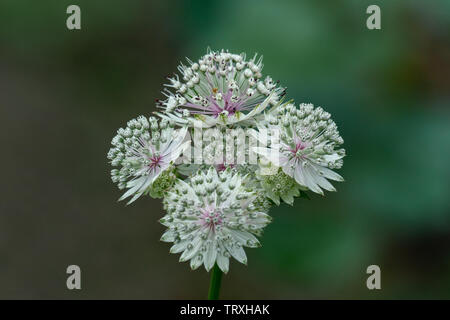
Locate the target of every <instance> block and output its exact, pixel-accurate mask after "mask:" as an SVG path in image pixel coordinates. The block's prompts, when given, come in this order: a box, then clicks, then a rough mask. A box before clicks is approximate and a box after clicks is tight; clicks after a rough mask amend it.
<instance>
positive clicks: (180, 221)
mask: <svg viewBox="0 0 450 320" xmlns="http://www.w3.org/2000/svg"><path fill="white" fill-rule="evenodd" d="M259 193H260V190H250V189H247V188H246V185H245V177H244V176H242V175H241V174H240V173H238V172H236V171H235V170H231V169H227V170H225V171H222V172H217V171H216V169H214V167H210V168H209V169H207V170H203V171H198V172H197V173H196V174H195V175H193V176H192V178H191V179H190V180H188V182H185V181H183V180H178V182H177V183H176V184H175V185H174V187H173V188H172V189H171V190H170V192H168V193H167V195H166V197H165V198H164V206H165V208H166V210H167V212H168V213H167V215H166V216H164V217H163V218H162V219H161V220H160V222H161V223H162V224H163V225H164V226H166V227H167V228H168V230H167V231H166V232H165V233H164V234H163V236H162V237H161V240H162V241H165V242H173V243H174V245H173V246H172V247H171V249H170V252H171V253H181V252H182V254H181V257H180V261H188V260H190V261H191V262H190V264H191V268H192V269H197V268H198V267H200V266H201V265H202V264H203V265H204V266H205V269H206V270H207V271H209V270H210V269H211V268H212V267H213V266H214V264H215V263H217V265H218V266H219V268H220V269H221V270H222V271H223V272H228V269H229V258H230V257H234V258H235V259H236V260H238V261H239V262H241V263H244V264H246V263H247V257H246V254H245V251H244V249H243V247H251V248H255V247H259V246H260V243H259V241H258V239H257V238H256V237H255V235H257V236H259V235H261V233H262V230H263V228H264V227H265V226H266V225H267V224H268V223H269V222H270V220H271V219H270V217H269V216H268V215H267V214H266V212H263V210H264V209H263V207H262V206H261V205H259V202H258V203H257V201H259V199H257V198H258V194H259Z"/></svg>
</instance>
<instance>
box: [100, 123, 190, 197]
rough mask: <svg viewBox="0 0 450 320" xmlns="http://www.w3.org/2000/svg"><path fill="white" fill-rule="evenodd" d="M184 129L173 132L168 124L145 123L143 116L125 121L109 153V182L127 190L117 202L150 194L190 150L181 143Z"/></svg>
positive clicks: (183, 142) (186, 142) (184, 142)
mask: <svg viewBox="0 0 450 320" xmlns="http://www.w3.org/2000/svg"><path fill="white" fill-rule="evenodd" d="M186 132H187V128H181V129H174V127H173V124H171V123H170V122H169V121H167V120H162V121H158V119H156V118H155V117H150V118H149V119H148V120H147V118H145V117H144V116H140V117H138V118H136V119H132V120H130V121H128V123H127V127H126V128H120V129H119V130H118V131H117V135H116V136H115V137H114V138H113V139H112V142H111V144H112V147H111V149H110V150H109V152H108V159H109V160H111V165H112V166H114V167H119V168H118V169H113V170H111V178H112V181H113V182H114V183H117V184H118V186H119V188H120V189H125V188H126V189H128V190H127V191H126V192H125V193H124V194H123V196H122V197H121V198H120V199H119V200H123V199H125V198H128V197H130V196H133V197H132V198H131V200H130V201H129V202H128V204H130V203H132V202H133V201H135V200H136V199H137V198H139V197H140V196H141V195H143V194H144V193H147V192H150V191H151V190H150V188H151V186H152V183H153V182H154V181H155V180H156V179H157V178H158V177H159V176H160V175H161V173H163V172H164V171H166V170H168V169H169V168H171V166H172V164H173V163H174V162H175V160H177V159H178V157H179V156H180V154H181V153H182V152H183V151H184V150H185V149H186V148H187V147H188V146H189V141H184V138H185V136H186Z"/></svg>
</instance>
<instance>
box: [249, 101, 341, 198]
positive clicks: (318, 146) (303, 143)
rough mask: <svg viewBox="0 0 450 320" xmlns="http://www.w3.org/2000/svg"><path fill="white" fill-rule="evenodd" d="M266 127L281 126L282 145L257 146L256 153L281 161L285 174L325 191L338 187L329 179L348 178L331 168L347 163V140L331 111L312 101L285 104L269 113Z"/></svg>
mask: <svg viewBox="0 0 450 320" xmlns="http://www.w3.org/2000/svg"><path fill="white" fill-rule="evenodd" d="M266 126H267V127H274V128H279V130H280V144H279V145H277V148H276V150H274V148H270V147H269V148H265V147H257V148H255V152H256V153H258V154H260V155H261V156H263V157H267V158H268V160H269V161H271V162H274V163H278V164H279V166H281V167H282V169H283V171H284V173H285V174H286V175H288V176H290V177H292V178H293V179H295V181H296V182H297V183H298V184H299V185H300V186H302V187H306V188H308V189H309V190H311V191H314V192H316V193H320V194H323V191H322V188H323V189H325V190H328V191H335V190H336V189H335V188H334V187H333V186H332V185H331V183H330V182H329V181H328V180H327V179H330V180H335V181H343V180H344V179H343V178H342V177H341V176H340V175H339V174H337V173H335V172H334V171H332V170H331V169H339V168H341V167H342V165H343V157H344V156H345V150H344V149H336V148H339V146H340V145H341V144H343V143H344V140H343V139H342V137H341V136H340V135H339V132H338V130H337V126H336V124H335V123H334V121H333V120H332V119H331V118H330V114H329V113H328V112H325V111H324V110H323V109H322V108H321V107H318V108H314V106H313V105H312V104H300V106H299V107H298V108H296V107H295V106H294V105H293V104H284V105H281V106H280V107H278V108H277V109H276V110H274V111H272V112H270V113H269V114H267V115H266Z"/></svg>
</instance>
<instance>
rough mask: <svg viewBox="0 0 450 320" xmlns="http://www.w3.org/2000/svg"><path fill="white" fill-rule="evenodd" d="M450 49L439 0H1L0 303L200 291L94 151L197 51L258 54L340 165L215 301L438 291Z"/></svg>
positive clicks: (199, 279)
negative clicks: (307, 108) (329, 122)
mask: <svg viewBox="0 0 450 320" xmlns="http://www.w3.org/2000/svg"><path fill="white" fill-rule="evenodd" d="M70 4H78V5H79V6H80V7H81V20H82V29H81V30H79V31H69V30H67V28H66V18H67V16H68V15H67V14H66V8H67V6H68V5H70ZM370 4H377V5H379V6H380V8H381V25H382V29H381V30H373V31H371V30H368V29H367V28H366V19H367V17H368V15H367V14H366V8H367V7H368V6H369V5H370ZM449 40H450V2H449V1H447V0H440V1H438V0H431V1H424V0H423V1H414V0H410V1H406V0H398V1H379V0H373V1H366V0H361V1H354V0H347V1H328V2H323V1H261V0H258V1H256V0H253V1H252V0H250V1H238V0H229V1H220V2H218V1H217V2H215V1H208V2H207V1H158V2H155V1H138V0H128V1H117V0H114V1H112V0H108V1H87V0H86V1H76V0H73V1H66V0H60V1H39V2H38V1H22V0H14V1H12V0H9V1H8V0H1V1H0V106H1V108H0V116H1V117H0V119H1V129H0V130H1V135H0V139H1V140H0V141H1V142H0V143H1V145H2V146H3V147H2V156H1V160H0V161H1V168H2V175H1V202H0V211H1V214H0V298H10V299H18V298H23V299H30V298H37V299H50V298H56V299H77V298H83V299H91V298H98V299H110V298H113V299H116V298H123V299H132V298H134V299H172V298H175V299H203V298H205V297H206V293H207V287H208V281H209V275H208V274H207V273H206V272H205V271H204V270H203V269H202V270H200V269H199V270H197V271H191V270H190V268H189V265H188V264H187V263H178V258H179V256H178V255H172V254H169V252H168V251H169V245H168V244H166V243H162V242H160V241H159V238H160V236H161V234H162V232H163V230H164V228H163V226H161V225H160V224H159V223H158V222H157V220H158V219H159V218H160V217H161V216H162V215H163V211H162V205H161V202H160V201H157V200H152V199H150V198H145V199H141V200H140V201H137V202H136V203H134V204H133V205H131V206H128V207H126V206H125V204H124V203H118V202H117V199H118V198H119V197H120V194H121V192H120V191H119V190H117V188H116V187H115V186H114V185H113V183H112V182H111V181H110V177H109V171H110V167H109V165H108V163H107V159H106V153H107V151H108V149H109V144H110V141H111V138H112V137H113V136H114V134H115V131H116V130H117V128H119V127H120V126H123V125H125V123H126V121H128V120H129V119H131V118H133V117H136V116H138V115H141V114H144V115H147V116H148V115H150V113H151V112H152V111H154V110H155V103H154V100H155V99H156V98H161V97H162V95H161V93H160V90H161V89H162V88H163V87H162V84H163V83H165V81H166V80H165V77H166V76H167V75H168V74H171V73H172V72H174V71H175V70H176V66H177V65H178V63H179V62H180V61H182V60H184V57H186V56H187V57H190V58H191V59H192V60H195V59H197V58H199V57H200V56H201V55H202V54H204V53H205V52H206V48H207V47H208V46H210V47H211V48H212V49H215V50H219V49H222V48H224V49H229V50H230V51H232V52H236V53H240V52H246V53H247V54H248V55H253V54H254V53H255V52H257V53H260V54H263V55H264V63H265V68H264V74H269V75H271V76H272V77H273V78H274V79H275V80H280V81H281V84H282V85H283V86H285V87H287V88H288V96H289V97H290V98H293V99H295V100H296V101H297V102H312V103H314V104H315V105H320V106H323V107H324V108H325V109H326V110H327V111H329V112H330V113H331V114H332V116H333V118H334V120H335V121H336V123H337V124H338V127H339V129H340V132H341V135H342V136H343V138H344V140H345V145H344V147H345V149H346V150H347V154H348V156H347V157H346V158H345V161H344V168H343V169H342V170H340V172H339V173H340V174H342V175H343V176H344V177H345V179H346V182H345V183H340V184H336V187H337V189H338V192H337V193H327V194H326V196H325V197H321V196H316V195H312V196H311V200H305V199H302V200H300V201H297V202H296V203H295V205H294V206H293V207H289V206H287V205H284V206H281V207H279V208H274V209H273V210H272V211H271V214H272V215H273V216H274V221H273V223H272V224H271V225H269V226H268V227H267V228H266V232H265V234H264V236H263V238H262V243H263V247H262V248H260V249H256V250H252V249H249V250H247V252H248V255H249V265H248V266H247V267H246V266H242V265H240V264H238V263H237V262H233V263H232V265H231V271H230V272H229V274H228V275H226V276H225V277H224V281H223V290H222V298H228V299H244V298H250V299H260V298H261V299H311V298H324V299H330V298H338V299H353V298H367V299H380V298H395V299H397V298H400V299H405V298H450V251H449V249H450V199H449V198H450V167H449V159H450V110H449V102H450V90H449V89H450V77H449V74H450V60H449V57H450V41H449ZM70 264H76V265H79V266H80V267H81V270H82V290H80V291H76V290H75V291H69V290H67V289H66V277H67V275H66V273H65V271H66V268H67V266H68V265H70ZM371 264H377V265H379V266H380V267H381V286H382V289H381V290H378V291H377V290H374V291H369V290H368V289H367V288H366V279H367V276H368V275H367V274H366V268H367V266H369V265H371Z"/></svg>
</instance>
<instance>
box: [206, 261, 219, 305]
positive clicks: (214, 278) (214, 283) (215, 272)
mask: <svg viewBox="0 0 450 320" xmlns="http://www.w3.org/2000/svg"><path fill="white" fill-rule="evenodd" d="M221 282H222V270H220V268H219V266H218V265H217V264H215V265H214V268H213V269H212V271H211V282H210V284H209V293H208V300H218V299H219V292H220V283H221Z"/></svg>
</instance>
